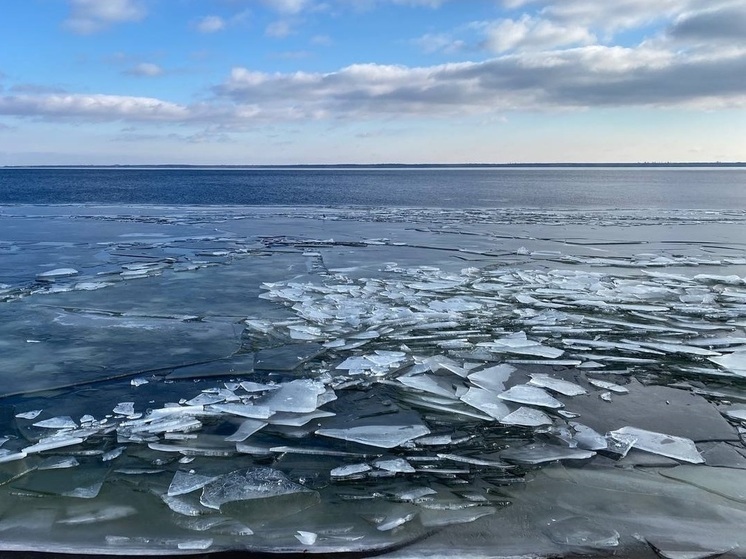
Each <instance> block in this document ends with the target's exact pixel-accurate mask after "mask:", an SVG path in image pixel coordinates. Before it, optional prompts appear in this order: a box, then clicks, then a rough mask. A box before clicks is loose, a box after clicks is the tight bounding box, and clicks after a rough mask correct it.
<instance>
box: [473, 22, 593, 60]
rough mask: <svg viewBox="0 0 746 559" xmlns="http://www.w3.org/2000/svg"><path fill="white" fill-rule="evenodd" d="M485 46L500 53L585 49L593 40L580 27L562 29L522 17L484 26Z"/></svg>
mask: <svg viewBox="0 0 746 559" xmlns="http://www.w3.org/2000/svg"><path fill="white" fill-rule="evenodd" d="M485 34H486V36H487V38H486V40H485V43H484V44H485V46H486V47H487V48H488V49H489V50H490V51H492V52H496V53H501V52H505V51H509V50H514V49H518V48H520V49H537V48H551V47H558V46H567V45H587V44H591V43H594V42H595V41H596V37H595V36H594V35H593V34H592V33H591V32H590V31H589V30H588V29H587V28H586V27H583V26H578V25H572V24H569V25H561V24H557V23H554V22H552V21H550V20H546V19H541V18H536V17H531V16H528V15H523V16H522V17H521V18H520V19H517V20H512V19H500V20H497V21H494V22H491V23H488V24H485Z"/></svg>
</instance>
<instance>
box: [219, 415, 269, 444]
mask: <svg viewBox="0 0 746 559" xmlns="http://www.w3.org/2000/svg"><path fill="white" fill-rule="evenodd" d="M266 426H267V424H266V423H265V422H264V421H259V420H256V419H247V420H246V421H244V422H243V423H241V425H240V427H239V428H238V429H237V430H236V432H235V433H233V434H232V435H229V436H227V437H225V440H226V441H230V442H243V441H245V440H246V439H248V438H249V437H250V436H251V435H253V434H254V433H256V432H257V431H259V430H260V429H262V428H264V427H266Z"/></svg>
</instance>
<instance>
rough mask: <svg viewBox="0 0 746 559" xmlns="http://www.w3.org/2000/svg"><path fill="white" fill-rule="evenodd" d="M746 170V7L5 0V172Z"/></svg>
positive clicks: (1, 53) (0, 153) (0, 102)
mask: <svg viewBox="0 0 746 559" xmlns="http://www.w3.org/2000/svg"><path fill="white" fill-rule="evenodd" d="M650 161H655V162H696V161H746V0H613V1H612V0H2V3H0V165H59V164H64V165H78V164H81V165H82V164H85V165H108V164H131V165H136V164H193V165H202V164H205V165H206V164H232V165H265V164H335V163H342V164H344V163H361V164H364V163H528V162H595V163H598V162H650Z"/></svg>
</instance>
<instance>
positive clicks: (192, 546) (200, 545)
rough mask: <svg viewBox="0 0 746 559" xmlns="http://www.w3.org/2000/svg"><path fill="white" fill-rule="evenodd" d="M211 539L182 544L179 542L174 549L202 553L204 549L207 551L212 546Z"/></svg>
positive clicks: (189, 541)
mask: <svg viewBox="0 0 746 559" xmlns="http://www.w3.org/2000/svg"><path fill="white" fill-rule="evenodd" d="M212 541H213V540H212V539H211V538H208V539H202V540H186V541H183V542H179V543H178V544H177V545H176V547H178V548H179V549H181V550H195V551H204V550H205V549H209V547H210V546H211V545H212Z"/></svg>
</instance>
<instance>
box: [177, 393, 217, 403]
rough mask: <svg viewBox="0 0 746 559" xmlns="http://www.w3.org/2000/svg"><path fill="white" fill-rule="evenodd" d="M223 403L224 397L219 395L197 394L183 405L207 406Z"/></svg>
mask: <svg viewBox="0 0 746 559" xmlns="http://www.w3.org/2000/svg"><path fill="white" fill-rule="evenodd" d="M221 402H225V397H224V396H222V395H221V394H205V393H204V392H203V393H201V394H197V396H195V397H194V398H192V399H191V400H187V401H186V402H185V403H186V405H187V406H209V405H211V404H219V403H221Z"/></svg>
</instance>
